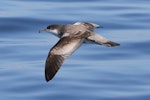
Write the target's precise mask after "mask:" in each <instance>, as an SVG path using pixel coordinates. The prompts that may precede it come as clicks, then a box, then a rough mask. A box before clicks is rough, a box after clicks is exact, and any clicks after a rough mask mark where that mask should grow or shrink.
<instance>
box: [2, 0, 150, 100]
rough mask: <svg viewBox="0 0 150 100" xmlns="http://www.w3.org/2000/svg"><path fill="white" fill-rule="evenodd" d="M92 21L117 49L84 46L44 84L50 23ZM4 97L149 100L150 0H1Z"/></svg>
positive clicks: (52, 40) (18, 99)
mask: <svg viewBox="0 0 150 100" xmlns="http://www.w3.org/2000/svg"><path fill="white" fill-rule="evenodd" d="M77 21H87V22H93V23H96V24H99V25H101V26H103V27H104V28H100V29H95V32H96V33H98V34H101V35H103V36H105V37H107V38H108V39H110V40H112V41H114V42H117V43H120V44H121V45H120V46H119V47H104V46H101V45H95V44H90V45H86V44H83V45H82V47H81V48H79V49H78V50H77V51H76V52H75V53H74V54H73V55H72V56H70V57H69V58H68V59H67V60H66V61H65V62H64V64H63V65H62V67H61V69H60V70H59V71H58V73H57V74H56V76H55V77H54V79H53V80H51V81H49V82H46V81H45V76H44V68H45V60H46V58H47V54H48V52H49V50H50V48H51V47H53V45H54V44H56V43H57V41H58V40H59V39H58V38H57V37H55V36H53V35H51V34H49V33H41V34H39V33H38V31H39V30H40V29H43V28H45V27H47V26H48V25H50V24H72V23H74V22H77ZM0 100H150V0H1V2H0Z"/></svg>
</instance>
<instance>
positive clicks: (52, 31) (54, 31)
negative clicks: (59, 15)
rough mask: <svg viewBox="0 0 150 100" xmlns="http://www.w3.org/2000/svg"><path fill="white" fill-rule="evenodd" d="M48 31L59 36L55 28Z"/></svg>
mask: <svg viewBox="0 0 150 100" xmlns="http://www.w3.org/2000/svg"><path fill="white" fill-rule="evenodd" d="M49 32H51V33H53V35H55V36H57V37H59V32H58V30H57V29H54V30H50V31H49Z"/></svg>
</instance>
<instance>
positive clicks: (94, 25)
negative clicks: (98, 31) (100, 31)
mask: <svg viewBox="0 0 150 100" xmlns="http://www.w3.org/2000/svg"><path fill="white" fill-rule="evenodd" d="M74 25H83V26H85V27H86V28H87V29H88V30H90V31H94V28H102V26H100V25H97V24H94V23H88V22H76V23H74Z"/></svg>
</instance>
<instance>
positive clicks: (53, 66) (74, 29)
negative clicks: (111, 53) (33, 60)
mask: <svg viewBox="0 0 150 100" xmlns="http://www.w3.org/2000/svg"><path fill="white" fill-rule="evenodd" d="M100 27H101V26H99V25H97V24H94V23H88V22H76V23H74V24H68V25H57V24H54V25H49V26H48V27H47V28H46V29H44V30H40V32H51V33H53V34H54V35H55V36H57V37H59V38H60V40H59V41H58V42H57V43H56V45H55V46H54V47H53V48H52V49H51V50H50V52H49V54H48V57H47V59H46V63H45V78H46V81H49V80H51V79H52V78H53V77H54V76H55V74H56V73H57V71H58V70H59V69H60V67H61V65H62V64H63V62H64V60H65V59H66V58H67V57H69V56H70V55H71V54H72V53H73V52H75V51H76V50H77V49H78V48H79V47H80V46H81V44H82V43H96V44H100V45H105V46H108V47H112V46H119V45H120V44H118V43H115V42H112V41H110V40H108V39H106V38H104V37H103V36H101V35H98V34H96V33H94V28H100Z"/></svg>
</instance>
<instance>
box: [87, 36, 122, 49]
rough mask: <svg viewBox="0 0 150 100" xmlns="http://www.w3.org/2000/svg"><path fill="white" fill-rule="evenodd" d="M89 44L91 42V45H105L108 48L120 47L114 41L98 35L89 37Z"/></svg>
mask: <svg viewBox="0 0 150 100" xmlns="http://www.w3.org/2000/svg"><path fill="white" fill-rule="evenodd" d="M87 42H91V43H92V42H93V43H96V44H100V45H105V46H108V47H112V46H119V45H120V44H118V43H115V42H112V41H110V40H108V39H106V38H105V37H103V36H101V35H98V34H93V35H91V36H89V37H88V38H87Z"/></svg>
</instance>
